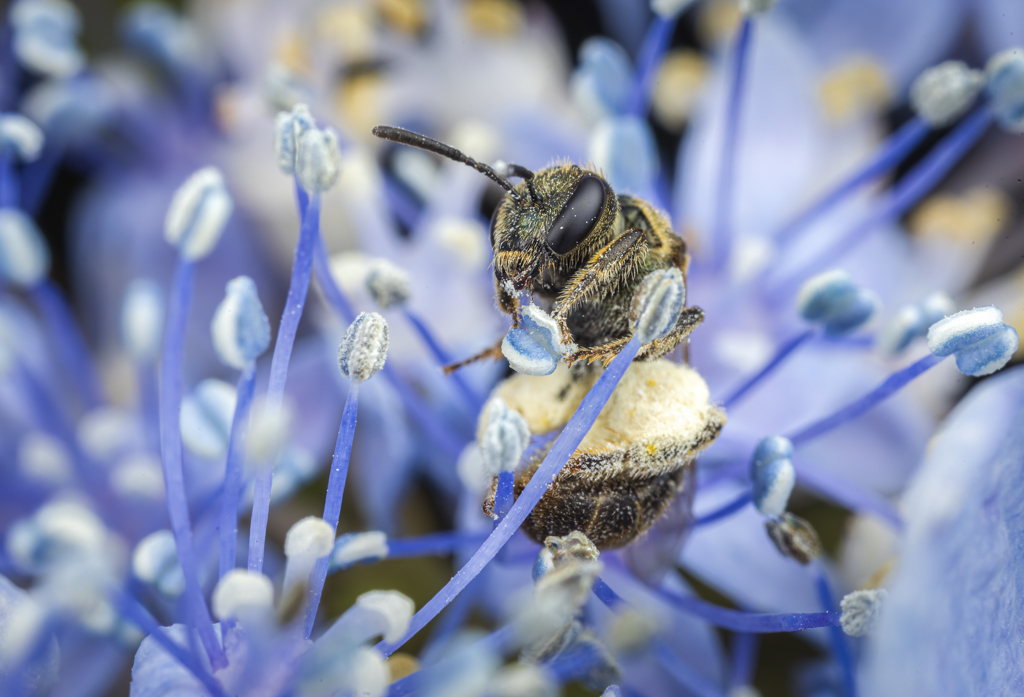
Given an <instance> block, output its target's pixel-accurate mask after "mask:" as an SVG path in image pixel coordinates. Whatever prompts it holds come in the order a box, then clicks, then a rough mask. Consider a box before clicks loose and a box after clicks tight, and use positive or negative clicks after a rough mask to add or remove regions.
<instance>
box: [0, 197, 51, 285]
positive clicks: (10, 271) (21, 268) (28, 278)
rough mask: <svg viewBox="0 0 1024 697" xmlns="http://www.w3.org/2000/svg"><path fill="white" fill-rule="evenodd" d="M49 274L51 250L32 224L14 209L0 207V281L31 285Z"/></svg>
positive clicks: (33, 222) (25, 216)
mask: <svg viewBox="0 0 1024 697" xmlns="http://www.w3.org/2000/svg"><path fill="white" fill-rule="evenodd" d="M49 271H50V249H49V247H47V246H46V242H44V241H43V235H42V233H41V232H39V228H38V227H36V224H35V221H33V220H32V218H30V217H28V216H27V215H25V214H24V213H22V212H21V211H20V210H19V209H17V208H0V282H3V283H12V284H14V285H17V286H24V287H27V286H33V285H35V284H36V283H38V282H39V281H41V280H42V279H43V277H45V276H46V274H47V273H49Z"/></svg>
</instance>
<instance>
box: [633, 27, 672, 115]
mask: <svg viewBox="0 0 1024 697" xmlns="http://www.w3.org/2000/svg"><path fill="white" fill-rule="evenodd" d="M678 20H679V16H678V15H676V16H675V17H673V18H671V19H666V18H665V17H662V16H660V15H656V16H655V17H654V20H653V21H652V22H651V23H650V25H649V26H648V27H647V33H646V34H644V40H643V43H642V44H640V50H639V51H638V52H637V58H636V80H635V81H634V83H633V93H632V94H631V95H630V97H629V107H628V113H630V114H632V115H634V116H640V117H643V116H645V115H646V114H647V110H648V109H649V108H650V104H651V88H652V87H653V85H654V76H655V73H656V72H657V70H658V65H659V64H660V63H661V59H662V58H663V57H664V56H665V52H666V51H667V50H668V45H669V43H670V42H671V41H672V34H673V33H674V32H675V29H676V22H677V21H678Z"/></svg>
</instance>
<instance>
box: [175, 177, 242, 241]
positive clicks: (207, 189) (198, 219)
mask: <svg viewBox="0 0 1024 697" xmlns="http://www.w3.org/2000/svg"><path fill="white" fill-rule="evenodd" d="M233 208H234V202H233V201H232V199H231V195H230V194H229V193H228V190H227V187H226V186H225V185H224V177H223V176H222V175H221V173H220V170H218V169H217V168H216V167H204V168H203V169H201V170H199V171H197V172H196V173H195V174H193V175H192V176H191V177H189V178H188V179H187V180H185V183H184V184H182V185H181V186H180V187H179V188H178V190H177V191H176V192H174V198H172V199H171V205H170V207H168V209H167V217H166V219H165V221H164V238H165V239H166V240H167V241H168V242H170V243H171V244H173V245H174V246H175V247H177V248H178V251H179V253H180V254H181V256H182V258H184V259H186V260H188V261H196V260H198V259H201V258H203V257H204V256H206V255H207V254H209V253H210V251H211V250H212V249H213V248H214V246H215V245H216V244H217V241H218V240H220V236H221V233H223V232H224V226H225V225H226V224H227V221H228V217H229V216H230V215H231V210H232V209H233Z"/></svg>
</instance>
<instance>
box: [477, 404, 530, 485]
mask: <svg viewBox="0 0 1024 697" xmlns="http://www.w3.org/2000/svg"><path fill="white" fill-rule="evenodd" d="M529 443H530V427H529V425H528V424H527V423H526V419H524V418H523V416H522V414H520V413H519V412H518V411H515V410H514V409H509V408H508V406H507V405H506V404H505V400H503V399H501V398H500V397H499V398H497V399H495V400H493V401H492V402H491V404H490V406H489V407H488V409H487V428H486V429H484V434H483V437H482V438H481V440H480V454H481V457H482V458H483V461H484V467H486V468H487V470H488V471H489V472H490V473H492V474H497V473H498V472H508V471H511V470H513V469H515V468H516V465H518V464H519V459H520V458H521V457H522V456H523V452H524V451H525V450H526V446H527V445H529Z"/></svg>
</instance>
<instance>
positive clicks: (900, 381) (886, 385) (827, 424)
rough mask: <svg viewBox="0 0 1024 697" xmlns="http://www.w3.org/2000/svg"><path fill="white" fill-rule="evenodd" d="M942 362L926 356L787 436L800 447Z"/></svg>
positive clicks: (937, 358) (851, 418)
mask: <svg viewBox="0 0 1024 697" xmlns="http://www.w3.org/2000/svg"><path fill="white" fill-rule="evenodd" d="M941 361H942V358H940V357H938V356H933V355H931V354H928V355H927V356H925V357H924V358H922V359H921V360H919V361H917V362H916V363H912V364H910V365H909V366H907V367H906V368H904V369H903V370H900V371H897V372H895V373H893V374H892V375H890V376H889V377H888V378H886V379H885V381H884V382H883V383H882V384H881V385H879V386H878V387H876V388H875V389H874V390H872V391H871V392H869V393H868V394H866V395H865V396H863V397H861V398H860V399H858V400H857V401H855V402H852V403H850V404H848V405H847V406H845V407H843V408H842V409H840V410H838V411H836V412H835V413H833V414H831V415H829V416H826V417H825V418H823V419H819V420H818V421H815V422H814V423H812V424H809V425H808V426H805V427H804V428H802V429H800V430H799V431H797V432H796V433H794V434H793V435H790V436H787V438H789V440H791V441H792V442H793V445H794V447H795V446H799V445H802V444H804V443H806V442H807V441H809V440H813V439H814V438H817V437H818V436H820V435H822V434H825V433H828V432H829V431H831V430H832V429H834V428H836V427H837V426H841V425H843V424H844V423H846V422H847V421H852V420H853V419H855V418H857V417H858V416H860V415H861V414H863V413H864V412H866V411H868V410H869V409H871V408H872V407H874V406H875V405H876V404H878V403H880V402H882V401H884V400H886V399H888V398H889V397H891V396H892V395H894V394H895V393H896V392H898V391H899V390H900V389H901V388H902V387H903V386H904V385H906V384H907V383H908V382H910V381H911V380H913V379H914V378H916V377H917V376H918V375H920V374H921V373H923V372H925V371H926V370H928V369H929V368H931V367H932V366H934V365H937V364H938V363H939V362H941Z"/></svg>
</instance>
